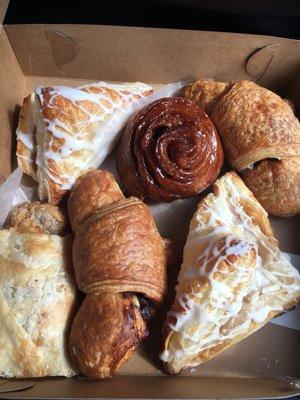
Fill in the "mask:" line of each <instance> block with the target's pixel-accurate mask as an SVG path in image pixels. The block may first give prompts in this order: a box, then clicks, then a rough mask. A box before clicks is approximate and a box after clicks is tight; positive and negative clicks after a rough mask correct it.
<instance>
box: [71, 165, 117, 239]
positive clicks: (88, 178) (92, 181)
mask: <svg viewBox="0 0 300 400" xmlns="http://www.w3.org/2000/svg"><path fill="white" fill-rule="evenodd" d="M123 198H124V195H123V193H122V192H121V190H120V188H119V186H118V184H117V182H116V181H115V178H114V177H113V176H112V174H110V173H109V172H108V171H102V170H93V171H90V172H88V173H86V174H84V175H82V176H81V177H80V178H79V179H78V180H77V181H76V183H75V185H74V187H73V190H72V192H71V194H70V197H69V201H68V213H69V217H70V222H71V226H72V229H73V231H74V232H76V231H77V230H78V227H79V225H80V224H81V223H83V222H84V221H85V220H86V219H87V218H88V217H89V216H90V215H91V214H92V213H93V212H95V211H97V210H100V209H101V208H102V207H104V206H106V205H108V204H111V203H114V202H116V201H118V200H121V199H123Z"/></svg>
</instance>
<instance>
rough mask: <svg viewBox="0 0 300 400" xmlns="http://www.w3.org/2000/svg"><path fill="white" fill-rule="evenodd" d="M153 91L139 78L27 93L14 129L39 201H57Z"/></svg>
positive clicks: (106, 149) (104, 152)
mask: <svg viewBox="0 0 300 400" xmlns="http://www.w3.org/2000/svg"><path fill="white" fill-rule="evenodd" d="M151 93H152V88H151V87H150V86H148V85H145V84H143V83H123V84H110V83H105V82H99V83H91V84H88V85H85V86H82V87H79V88H77V89H75V88H69V87H65V86H53V87H38V88H36V89H35V91H34V93H32V94H31V95H30V96H28V97H26V98H25V99H24V101H23V105H22V108H21V111H20V117H19V125H18V129H17V132H16V134H17V157H18V164H19V167H20V168H21V169H22V171H23V172H25V173H26V174H28V175H30V176H32V177H33V178H34V179H35V180H36V181H37V182H38V194H39V197H40V199H41V200H42V201H48V202H49V203H51V204H58V203H59V201H60V200H61V198H62V197H63V196H64V195H65V194H66V193H67V192H68V191H69V190H70V189H71V187H72V185H73V184H74V182H75V180H76V179H77V177H78V176H79V175H81V174H83V173H84V172H86V171H87V170H89V169H93V168H96V167H98V166H99V165H100V164H101V162H102V161H103V160H104V159H105V157H106V156H107V155H108V154H109V153H110V151H111V150H112V149H113V147H114V146H115V144H116V142H117V140H118V135H119V132H120V130H121V128H122V126H123V124H124V123H125V121H126V119H127V118H128V117H129V116H130V115H131V113H132V106H133V105H134V104H135V103H136V102H137V101H138V100H140V99H143V98H146V97H147V96H148V95H149V94H151Z"/></svg>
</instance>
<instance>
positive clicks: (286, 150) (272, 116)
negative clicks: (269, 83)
mask: <svg viewBox="0 0 300 400" xmlns="http://www.w3.org/2000/svg"><path fill="white" fill-rule="evenodd" d="M184 96H185V97H187V98H189V99H191V100H194V101H195V102H196V103H197V104H198V105H199V106H201V107H203V108H204V110H205V111H206V112H208V113H209V115H210V116H211V119H212V121H213V123H214V125H215V126H216V128H217V130H218V132H219V134H220V137H221V140H222V142H223V145H224V148H225V153H226V157H227V160H228V162H229V164H230V165H231V166H232V167H233V168H235V169H236V170H237V171H239V172H241V175H242V177H243V178H244V180H245V182H246V184H247V185H248V187H249V188H250V189H251V190H252V191H253V193H254V195H255V196H256V197H257V199H258V200H259V201H260V202H261V204H262V205H263V206H264V208H265V209H266V210H267V211H268V212H270V213H271V214H274V215H277V216H289V215H295V214H298V213H299V212H300V196H299V190H300V189H299V185H300V178H299V176H300V163H299V157H300V123H299V121H298V119H297V118H296V117H295V115H294V112H293V110H292V108H291V106H290V104H289V103H288V102H287V101H285V100H283V99H281V98H280V97H279V96H277V95H276V94H275V93H273V92H271V91H269V90H267V89H265V88H262V87H260V86H258V85H257V84H255V83H253V82H249V81H239V82H236V83H230V84H225V83H222V82H214V81H197V82H194V83H193V84H191V85H189V86H187V87H186V88H185V89H184Z"/></svg>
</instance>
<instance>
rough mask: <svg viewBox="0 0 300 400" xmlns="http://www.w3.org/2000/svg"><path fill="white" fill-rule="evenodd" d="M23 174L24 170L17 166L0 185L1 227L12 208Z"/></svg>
mask: <svg viewBox="0 0 300 400" xmlns="http://www.w3.org/2000/svg"><path fill="white" fill-rule="evenodd" d="M22 176H23V173H22V171H21V170H20V169H19V168H17V169H15V170H14V172H13V173H12V174H11V175H10V176H9V177H8V178H7V179H6V181H5V182H4V183H3V184H2V185H1V186H0V228H2V227H3V225H4V223H5V221H6V218H7V216H8V214H9V212H10V210H11V208H12V205H13V203H14V198H15V196H16V194H17V192H18V189H19V187H20V184H21V179H22ZM24 201H26V200H24Z"/></svg>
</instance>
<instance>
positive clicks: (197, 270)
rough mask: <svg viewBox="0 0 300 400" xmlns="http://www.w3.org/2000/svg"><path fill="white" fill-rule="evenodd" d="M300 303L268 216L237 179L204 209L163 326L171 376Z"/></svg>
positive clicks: (222, 184)
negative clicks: (173, 300)
mask: <svg viewBox="0 0 300 400" xmlns="http://www.w3.org/2000/svg"><path fill="white" fill-rule="evenodd" d="M299 301H300V276H299V272H298V271H297V270H296V268H294V267H293V266H292V265H291V263H290V262H289V261H288V260H287V258H286V257H285V256H284V255H283V254H282V253H281V252H280V250H279V248H278V243H277V240H276V239H275V238H274V236H273V232H272V229H271V227H270V224H269V221H268V216H267V213H266V212H265V210H264V209H263V208H262V207H261V205H260V204H259V202H258V201H257V200H256V199H255V197H254V196H253V194H252V193H251V192H250V191H249V190H248V189H247V187H246V186H245V184H244V183H243V181H242V180H241V179H240V178H239V177H238V175H237V174H236V173H234V172H230V173H227V174H225V175H224V176H223V177H222V178H220V179H218V180H217V181H216V183H215V184H214V193H211V194H209V195H208V196H206V197H205V198H204V199H203V200H201V201H200V203H199V205H198V209H197V211H196V213H195V214H194V216H193V218H192V221H191V224H190V231H189V235H188V238H187V242H186V245H185V248H184V257H183V264H182V266H181V270H180V273H179V276H178V286H177V288H176V299H175V302H174V304H173V306H172V309H171V312H169V313H168V315H167V319H166V323H165V326H164V332H163V337H164V342H163V352H162V353H161V356H160V357H161V359H162V361H164V363H165V367H166V370H167V371H168V372H169V373H172V374H176V373H179V372H180V371H181V370H182V369H184V368H187V367H191V366H196V365H199V364H201V363H203V362H205V361H208V360H210V359H211V358H212V357H214V356H215V355H217V354H219V353H220V352H221V351H223V350H225V349H226V348H228V347H231V346H232V345H234V344H235V343H237V342H239V341H241V340H242V339H244V338H246V337H247V336H249V335H250V334H252V333H253V332H255V331H256V330H257V329H259V328H261V327H262V326H263V325H265V324H266V323H267V322H268V321H269V320H270V319H272V318H273V317H275V316H276V315H278V314H281V313H282V312H284V311H287V310H289V309H290V308H291V307H293V306H294V305H295V304H297V303H298V302H299Z"/></svg>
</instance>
